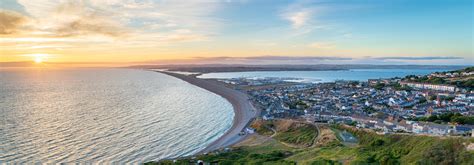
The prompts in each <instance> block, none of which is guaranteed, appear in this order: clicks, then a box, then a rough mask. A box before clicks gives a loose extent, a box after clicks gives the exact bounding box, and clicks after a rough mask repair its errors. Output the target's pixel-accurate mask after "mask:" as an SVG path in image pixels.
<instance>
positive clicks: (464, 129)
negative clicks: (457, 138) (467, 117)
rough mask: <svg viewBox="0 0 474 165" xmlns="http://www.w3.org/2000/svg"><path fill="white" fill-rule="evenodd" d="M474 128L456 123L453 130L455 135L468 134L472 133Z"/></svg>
mask: <svg viewBox="0 0 474 165" xmlns="http://www.w3.org/2000/svg"><path fill="white" fill-rule="evenodd" d="M473 129H474V126H464V125H455V126H454V128H453V130H454V132H453V133H454V134H455V135H466V134H469V133H471V134H472V130H473Z"/></svg>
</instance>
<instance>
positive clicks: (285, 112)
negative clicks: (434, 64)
mask: <svg viewBox="0 0 474 165" xmlns="http://www.w3.org/2000/svg"><path fill="white" fill-rule="evenodd" d="M473 76H474V71H473V68H472V67H471V68H467V69H465V70H462V71H459V72H443V73H432V74H430V75H409V76H406V77H404V78H398V77H396V78H389V79H369V80H367V81H344V80H340V81H335V82H324V83H314V82H307V81H298V80H296V79H290V78H289V79H285V78H234V79H224V80H220V81H223V82H225V83H226V84H228V86H231V87H232V88H235V89H237V90H240V91H244V92H246V93H247V94H248V95H249V96H250V99H251V101H252V102H253V103H254V105H255V106H256V108H258V109H260V111H261V113H262V114H261V116H262V118H263V119H264V120H272V119H299V120H306V121H308V122H312V123H329V124H346V125H351V126H354V127H357V128H359V129H368V130H373V131H375V132H377V133H379V134H395V133H397V134H420V135H430V136H474V135H473V134H472V132H473V129H474V121H473V119H474V117H473V116H474V92H473V89H472V77H473ZM420 79H426V80H433V79H435V80H439V79H441V80H445V79H448V80H454V79H465V80H467V81H464V84H460V83H459V82H457V84H458V85H451V84H449V83H448V82H444V83H428V81H423V82H422V81H419V80H420ZM466 82H467V83H469V82H470V83H471V84H466ZM247 132H248V131H247Z"/></svg>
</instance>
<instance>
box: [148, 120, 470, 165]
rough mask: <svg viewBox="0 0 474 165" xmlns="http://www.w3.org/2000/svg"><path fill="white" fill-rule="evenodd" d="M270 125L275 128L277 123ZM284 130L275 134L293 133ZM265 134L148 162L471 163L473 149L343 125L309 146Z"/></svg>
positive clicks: (449, 140) (462, 141)
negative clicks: (342, 136) (349, 142)
mask: <svg viewBox="0 0 474 165" xmlns="http://www.w3.org/2000/svg"><path fill="white" fill-rule="evenodd" d="M272 124H274V126H275V127H277V125H280V124H281V122H280V123H279V122H273V123H272ZM261 126H263V124H262V125H261ZM299 128H304V129H301V130H299V131H297V132H298V134H294V135H295V136H298V135H306V134H308V133H307V132H306V133H301V132H300V131H303V132H305V131H314V130H307V129H306V128H305V126H302V127H299ZM334 129H337V130H346V131H347V132H349V133H352V134H353V135H355V136H356V137H357V138H358V144H357V145H355V146H346V145H344V144H343V143H341V142H340V141H339V140H338V138H335V134H334V132H333V131H332V130H334ZM276 130H279V131H282V130H281V129H276ZM283 131H284V130H283ZM287 131H288V132H277V134H281V133H282V134H286V133H289V134H292V133H291V132H293V130H292V129H288V130H287ZM254 136H263V135H254ZM265 137H266V138H267V140H265V141H262V142H261V143H260V144H258V145H249V146H245V145H243V146H242V145H241V146H239V147H235V148H232V150H231V151H221V152H219V153H211V154H208V155H199V156H196V157H194V158H183V159H179V160H177V162H174V163H173V161H169V160H168V161H161V162H151V163H150V164H189V163H192V162H196V161H197V160H203V161H205V162H211V163H218V164H474V151H472V150H471V151H468V150H467V148H466V147H467V145H469V144H471V145H474V144H473V143H474V138H461V137H429V136H412V135H378V134H375V133H373V132H370V131H362V130H357V129H352V128H351V127H346V126H332V127H329V126H320V136H318V138H316V139H315V142H316V144H317V145H311V146H301V145H300V146H291V145H290V146H289V145H287V144H286V142H285V140H286V139H285V138H283V139H281V138H277V137H278V136H276V135H274V137H275V138H270V137H269V136H268V135H266V136H265Z"/></svg>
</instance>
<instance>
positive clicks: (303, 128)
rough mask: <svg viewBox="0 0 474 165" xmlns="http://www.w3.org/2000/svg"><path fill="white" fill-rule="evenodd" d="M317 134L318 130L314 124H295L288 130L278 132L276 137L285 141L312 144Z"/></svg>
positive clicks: (303, 144)
mask: <svg viewBox="0 0 474 165" xmlns="http://www.w3.org/2000/svg"><path fill="white" fill-rule="evenodd" d="M317 134H318V133H317V130H316V128H315V127H314V126H313V125H310V124H304V125H300V126H295V125H293V126H291V127H290V128H289V129H288V130H287V131H284V132H278V133H277V135H276V136H275V138H276V139H278V140H279V141H282V142H285V143H290V144H295V145H302V146H311V145H312V144H313V141H314V138H316V136H317Z"/></svg>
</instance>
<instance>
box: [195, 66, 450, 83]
mask: <svg viewBox="0 0 474 165" xmlns="http://www.w3.org/2000/svg"><path fill="white" fill-rule="evenodd" d="M453 70H454V69H453ZM440 71H448V69H446V68H440V69H436V68H435V69H349V70H330V71H255V72H218V73H206V74H202V75H200V76H198V77H199V78H204V79H211V78H212V79H233V78H249V79H259V78H280V79H285V78H288V80H289V81H299V82H310V83H318V82H334V81H336V80H351V81H367V80H368V79H380V78H392V77H405V76H407V75H426V74H430V73H433V72H440Z"/></svg>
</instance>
